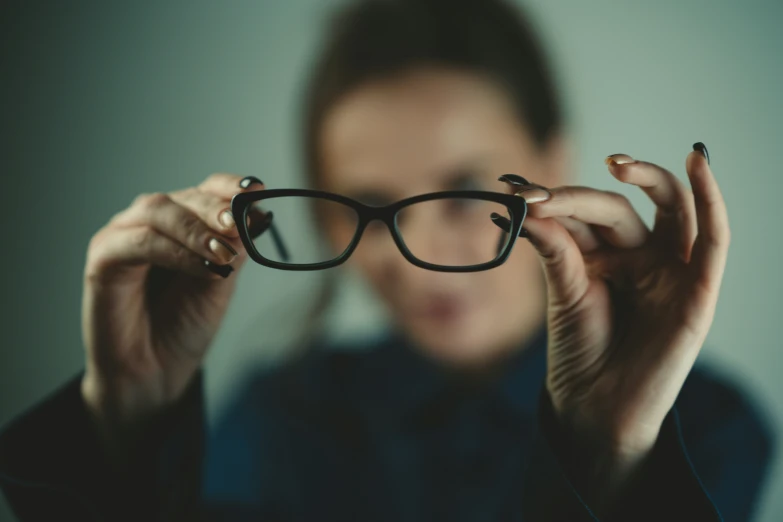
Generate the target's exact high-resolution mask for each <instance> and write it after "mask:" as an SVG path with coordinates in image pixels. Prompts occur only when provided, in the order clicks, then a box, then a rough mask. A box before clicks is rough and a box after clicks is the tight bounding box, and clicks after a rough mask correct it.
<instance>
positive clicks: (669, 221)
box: [606, 154, 696, 262]
mask: <svg viewBox="0 0 783 522" xmlns="http://www.w3.org/2000/svg"><path fill="white" fill-rule="evenodd" d="M606 164H607V165H608V168H609V172H610V173H611V174H612V175H613V176H614V177H615V178H617V179H618V180H620V181H622V182H623V183H629V184H631V185H636V186H638V187H640V188H641V189H642V190H643V191H644V192H645V193H646V194H647V195H648V196H649V198H650V199H651V200H652V201H653V203H655V205H656V214H655V225H654V227H653V233H654V234H656V236H658V237H659V238H661V239H663V240H664V241H665V242H667V243H668V242H670V243H672V244H674V245H676V247H677V251H678V253H679V255H680V257H681V258H682V259H683V260H684V261H686V262H687V261H688V260H689V259H690V254H691V249H692V248H693V242H694V240H695V239H696V208H695V205H694V201H693V195H692V194H691V192H690V190H688V188H687V187H686V186H685V185H684V184H683V183H682V182H681V181H680V180H679V179H677V176H675V175H674V174H672V173H671V172H669V171H668V170H666V169H664V168H662V167H659V166H658V165H655V164H653V163H648V162H645V161H637V160H634V159H633V158H631V157H630V156H626V155H624V154H613V155H612V156H608V157H607V158H606Z"/></svg>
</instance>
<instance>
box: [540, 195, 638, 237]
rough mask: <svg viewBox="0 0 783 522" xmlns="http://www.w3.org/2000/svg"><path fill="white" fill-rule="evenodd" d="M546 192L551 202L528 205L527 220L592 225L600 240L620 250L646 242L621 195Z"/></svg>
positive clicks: (630, 209) (632, 211)
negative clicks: (565, 221)
mask: <svg viewBox="0 0 783 522" xmlns="http://www.w3.org/2000/svg"><path fill="white" fill-rule="evenodd" d="M549 191H550V192H551V193H552V198H551V199H549V200H548V201H544V202H542V203H539V204H536V205H530V206H529V207H528V215H529V216H532V217H536V218H540V219H543V218H559V217H568V218H573V219H575V220H577V221H581V222H583V223H587V224H588V225H592V226H593V228H594V230H595V231H596V232H597V233H598V234H599V236H600V237H602V238H603V239H604V240H606V241H607V242H608V243H609V244H611V245H613V246H616V247H620V248H635V247H638V246H641V245H642V244H644V243H645V241H647V238H648V236H649V234H650V231H649V230H648V229H647V225H645V224H644V221H642V218H641V217H639V214H638V213H637V212H636V210H634V208H633V206H632V205H631V203H630V202H629V201H628V199H627V198H626V197H625V196H623V195H622V194H617V193H616V192H607V191H603V190H596V189H591V188H588V187H576V186H567V187H558V188H553V189H549Z"/></svg>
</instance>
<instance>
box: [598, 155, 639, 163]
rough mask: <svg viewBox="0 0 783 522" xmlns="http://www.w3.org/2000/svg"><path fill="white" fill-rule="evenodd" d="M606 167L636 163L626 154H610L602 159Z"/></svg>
mask: <svg viewBox="0 0 783 522" xmlns="http://www.w3.org/2000/svg"><path fill="white" fill-rule="evenodd" d="M604 163H606V164H607V165H624V164H626V163H636V160H635V159H633V158H632V157H631V156H629V155H627V154H610V155H608V156H607V157H606V158H605V159H604Z"/></svg>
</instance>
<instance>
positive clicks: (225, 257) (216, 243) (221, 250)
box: [209, 237, 237, 263]
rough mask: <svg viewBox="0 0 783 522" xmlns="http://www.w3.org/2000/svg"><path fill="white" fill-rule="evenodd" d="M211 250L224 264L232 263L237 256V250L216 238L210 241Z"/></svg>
mask: <svg viewBox="0 0 783 522" xmlns="http://www.w3.org/2000/svg"><path fill="white" fill-rule="evenodd" d="M209 249H210V250H211V251H212V252H213V253H214V254H215V255H216V256H218V257H219V258H220V260H221V261H223V262H224V263H230V262H231V261H233V260H234V258H235V257H236V256H237V252H236V250H234V249H233V248H231V247H230V246H229V245H227V244H226V243H224V242H223V241H221V240H219V239H216V238H214V237H213V238H212V239H210V240H209Z"/></svg>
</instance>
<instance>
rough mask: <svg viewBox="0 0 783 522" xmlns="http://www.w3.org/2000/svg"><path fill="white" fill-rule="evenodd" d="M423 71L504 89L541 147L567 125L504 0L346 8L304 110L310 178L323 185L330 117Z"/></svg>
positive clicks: (525, 26)
mask: <svg viewBox="0 0 783 522" xmlns="http://www.w3.org/2000/svg"><path fill="white" fill-rule="evenodd" d="M421 66H436V67H448V68H455V69H460V70H463V71H467V72H474V73H476V74H479V75H483V76H485V77H487V78H488V79H490V80H492V81H494V82H496V83H497V84H498V85H500V86H501V87H502V88H503V89H504V90H505V92H506V93H507V94H508V96H509V98H510V99H511V101H512V102H513V104H514V106H515V107H516V110H517V115H518V117H519V119H520V121H521V122H522V123H523V124H524V125H525V126H526V128H527V129H528V131H529V132H530V133H531V136H532V137H533V139H534V140H535V142H536V143H537V144H538V145H544V144H545V143H546V142H547V140H548V138H550V137H551V136H552V135H553V134H554V133H555V132H556V131H557V130H559V128H560V126H561V124H562V122H561V119H562V115H561V107H560V101H559V99H558V95H557V92H556V89H555V87H554V82H553V78H552V76H551V72H550V70H549V66H548V64H547V60H546V58H545V55H544V53H543V50H542V49H541V46H540V44H539V41H538V38H537V35H536V34H535V33H534V31H533V29H532V28H531V25H530V23H529V21H528V20H527V19H526V18H525V17H524V16H523V14H522V13H521V12H520V10H519V9H518V8H517V7H516V6H513V5H510V4H508V3H506V2H505V1H503V0H358V1H354V2H351V3H349V4H348V5H346V6H345V7H343V8H342V9H341V10H339V11H338V12H337V13H336V15H335V17H334V19H333V20H332V23H331V25H330V27H329V30H328V32H327V35H326V39H325V41H324V42H323V48H322V51H321V52H320V54H319V55H318V58H317V60H316V63H315V66H314V67H313V69H312V71H313V72H312V75H311V76H310V78H309V82H308V84H307V90H306V93H305V104H304V110H305V113H304V122H303V124H304V128H303V131H304V139H303V146H304V155H305V161H306V164H305V169H306V174H307V179H308V181H309V182H310V184H311V185H312V186H318V185H319V183H318V180H319V178H320V167H319V163H320V162H319V157H318V136H319V133H320V127H321V125H322V123H323V119H324V116H325V115H326V113H327V112H328V111H329V109H330V108H331V107H332V106H334V104H335V103H336V102H337V101H338V100H339V99H340V98H342V97H343V96H345V95H346V94H348V93H349V92H350V91H352V90H354V89H356V88H357V87H359V86H360V85H362V84H363V83H365V82H368V81H372V80H378V79H382V78H384V77H389V76H393V75H395V74H400V73H404V72H406V71H408V70H410V69H413V68H415V67H421Z"/></svg>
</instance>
